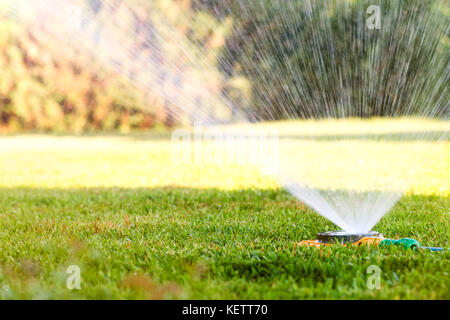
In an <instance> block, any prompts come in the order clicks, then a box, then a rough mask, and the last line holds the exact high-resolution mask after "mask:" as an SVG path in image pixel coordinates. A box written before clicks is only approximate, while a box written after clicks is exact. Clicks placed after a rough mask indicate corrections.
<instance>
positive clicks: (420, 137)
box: [3, 129, 450, 142]
mask: <svg viewBox="0 0 450 320" xmlns="http://www.w3.org/2000/svg"><path fill="white" fill-rule="evenodd" d="M174 130H175V129H174ZM26 134H27V135H30V134H31V135H40V134H45V135H47V136H50V137H58V138H63V137H76V138H93V137H99V138H104V137H109V138H125V139H132V140H137V141H169V140H171V136H172V131H169V130H164V131H160V132H158V131H156V132H155V131H141V132H139V131H138V132H130V133H120V132H91V133H82V134H69V133H50V134H49V133H43V132H31V133H26ZM21 135H23V133H9V134H5V135H3V136H4V137H14V136H21ZM242 137H243V138H252V135H243V136H242ZM253 137H254V138H258V136H253ZM279 138H280V139H282V140H283V139H286V140H313V141H341V140H374V141H405V142H406V141H430V142H435V141H450V131H422V132H414V131H411V132H387V133H382V134H335V135H332V134H328V135H308V134H280V135H279Z"/></svg>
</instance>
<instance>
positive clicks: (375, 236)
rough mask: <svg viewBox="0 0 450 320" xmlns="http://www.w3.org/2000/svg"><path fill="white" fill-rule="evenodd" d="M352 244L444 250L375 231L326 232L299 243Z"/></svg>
mask: <svg viewBox="0 0 450 320" xmlns="http://www.w3.org/2000/svg"><path fill="white" fill-rule="evenodd" d="M339 244H340V245H344V244H352V245H354V246H361V245H368V246H375V247H380V248H383V247H384V248H386V247H390V246H398V247H402V248H404V249H413V250H430V251H444V250H445V249H444V248H439V247H423V246H421V245H420V243H419V242H418V241H417V240H415V239H410V238H403V239H387V238H385V237H384V236H383V234H381V233H379V232H376V231H369V232H367V233H349V232H345V231H342V230H339V231H327V232H321V233H318V234H317V240H303V241H301V242H300V243H299V245H301V246H307V247H316V248H321V247H326V246H331V245H339Z"/></svg>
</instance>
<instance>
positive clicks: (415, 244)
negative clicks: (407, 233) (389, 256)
mask: <svg viewBox="0 0 450 320" xmlns="http://www.w3.org/2000/svg"><path fill="white" fill-rule="evenodd" d="M379 246H380V247H381V248H382V247H389V246H402V247H403V248H404V249H414V250H416V249H417V248H420V243H419V241H417V240H415V239H410V238H403V239H383V240H381V242H380V244H379Z"/></svg>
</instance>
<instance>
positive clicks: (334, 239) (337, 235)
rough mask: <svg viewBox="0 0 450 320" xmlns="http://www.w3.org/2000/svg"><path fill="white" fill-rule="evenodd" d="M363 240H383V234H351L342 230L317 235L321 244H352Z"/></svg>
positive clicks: (371, 232) (370, 232)
mask: <svg viewBox="0 0 450 320" xmlns="http://www.w3.org/2000/svg"><path fill="white" fill-rule="evenodd" d="M362 238H383V234H381V233H379V232H376V231H369V232H367V233H349V232H345V231H342V230H338V231H327V232H321V233H318V234H317V240H318V241H319V242H320V243H348V242H350V243H352V242H356V241H358V240H360V239H362Z"/></svg>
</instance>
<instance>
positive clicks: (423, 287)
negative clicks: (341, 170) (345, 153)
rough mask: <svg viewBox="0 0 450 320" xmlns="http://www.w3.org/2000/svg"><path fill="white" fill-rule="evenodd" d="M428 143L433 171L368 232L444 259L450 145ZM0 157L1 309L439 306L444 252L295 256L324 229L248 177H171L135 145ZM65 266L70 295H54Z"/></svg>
mask: <svg viewBox="0 0 450 320" xmlns="http://www.w3.org/2000/svg"><path fill="white" fill-rule="evenodd" d="M348 143H349V144H351V143H354V142H353V140H350V141H349V142H348ZM385 143H386V144H391V143H397V142H392V141H387V142H385ZM405 143H407V142H405ZM427 143H428V144H429V145H430V148H429V149H427V152H429V154H430V157H428V158H429V163H428V165H427V167H428V168H432V170H428V171H426V174H422V175H420V179H421V180H420V181H419V183H417V184H416V185H415V186H414V188H412V189H411V190H410V191H409V192H408V194H407V195H405V197H404V198H403V199H402V200H401V201H400V202H399V203H398V204H397V205H396V206H395V208H394V209H393V210H392V212H391V213H390V214H389V215H387V216H386V217H385V218H383V219H382V220H381V221H380V222H379V223H378V224H377V226H376V227H375V228H374V229H375V230H377V231H380V232H382V233H384V234H385V235H386V236H389V237H392V238H400V237H411V238H415V239H417V240H418V241H419V242H421V243H422V244H423V245H428V246H447V247H448V246H449V233H450V228H449V222H450V220H449V218H450V216H449V212H450V197H449V192H448V188H447V186H448V185H447V184H445V183H446V182H445V181H446V180H447V179H448V175H449V171H448V163H445V161H444V163H442V159H447V158H446V156H448V154H449V145H448V142H445V143H441V144H439V145H433V142H431V141H429V142H427ZM0 147H1V148H0V150H1V151H0V270H1V271H0V298H3V299H7V298H13V299H22V298H33V299H39V298H43V299H58V298H63V299H77V298H82V299H84V298H94V299H108V298H111V299H122V298H130V299H134V298H142V299H160V298H162V299H184V298H191V299H303V298H320V299H322V298H331V299H360V298H369V299H370V298H387V299H404V298H407V299H415V298H416V299H449V298H450V294H449V291H448V288H449V285H450V280H449V271H450V270H449V263H448V262H449V258H450V252H443V253H430V252H415V251H404V250H400V249H396V248H390V249H370V248H357V249H355V248H347V247H333V248H327V249H324V250H317V249H314V248H306V247H299V246H298V245H297V244H298V242H299V241H300V240H305V239H314V238H315V235H316V233H317V232H321V231H325V230H334V229H336V226H334V225H333V224H332V223H331V222H329V221H327V220H326V219H324V218H322V217H321V216H319V215H318V214H316V213H314V212H313V211H312V210H311V209H309V208H307V207H305V206H304V205H303V204H302V203H300V202H299V201H296V200H295V199H294V198H292V197H291V196H290V195H289V194H287V193H286V192H285V191H283V190H282V189H280V188H279V187H278V186H277V185H276V184H275V183H274V182H273V181H272V180H271V179H270V178H267V177H264V176H261V175H259V174H258V172H257V171H256V170H255V169H252V168H242V167H239V166H228V167H222V168H217V167H213V166H209V167H205V166H201V165H191V166H177V165H174V164H172V163H171V161H170V156H171V148H172V145H171V144H170V142H168V141H166V140H164V139H155V140H152V139H146V138H145V137H133V136H130V137H123V136H108V137H100V136H91V137H51V136H10V137H4V138H0ZM443 154H444V156H442V155H443ZM168 159H169V160H168ZM332 184H334V182H333V183H332ZM69 265H78V266H80V268H81V277H82V283H81V290H73V291H71V290H68V289H67V288H66V279H67V276H68V275H67V274H66V273H65V271H66V269H67V267H68V266H69ZM370 265H377V266H379V267H380V269H381V289H380V290H369V289H368V288H367V285H366V282H367V279H368V277H369V276H370V275H369V274H367V268H368V267H369V266H370Z"/></svg>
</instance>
